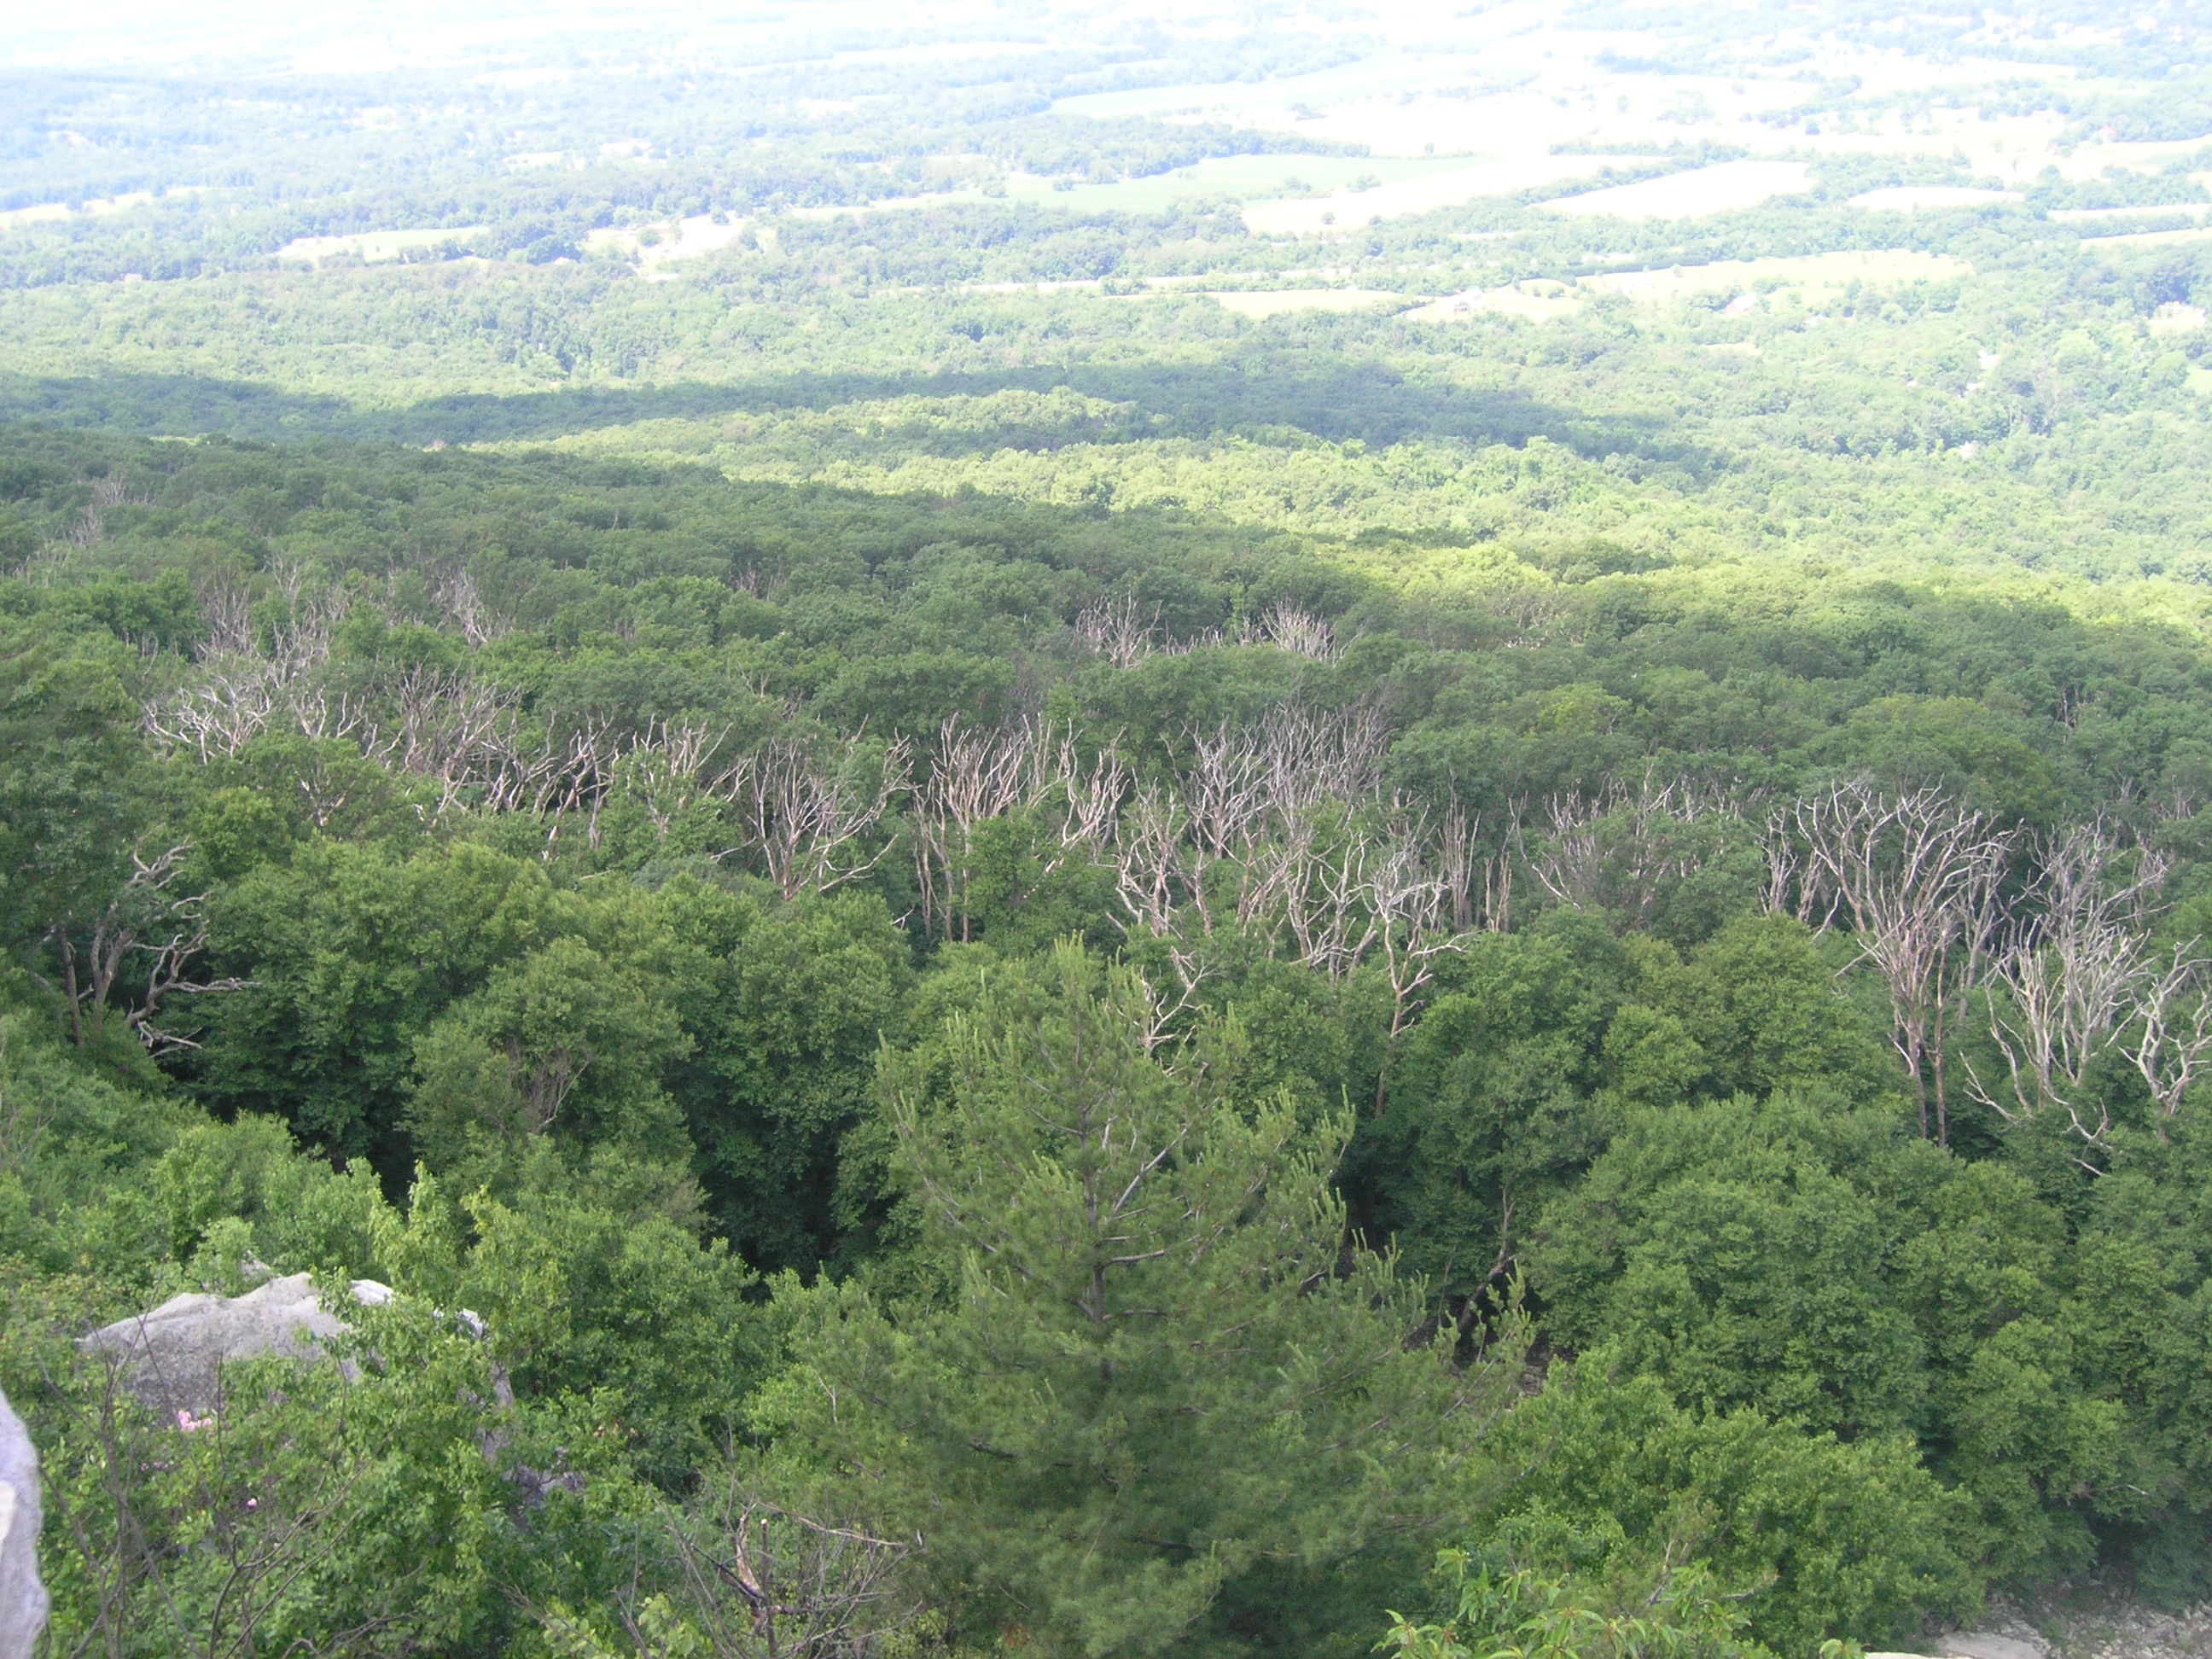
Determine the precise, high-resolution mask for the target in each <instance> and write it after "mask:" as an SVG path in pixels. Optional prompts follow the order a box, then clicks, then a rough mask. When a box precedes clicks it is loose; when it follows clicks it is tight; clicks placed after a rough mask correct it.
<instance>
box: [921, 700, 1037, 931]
mask: <svg viewBox="0 0 2212 1659" xmlns="http://www.w3.org/2000/svg"><path fill="white" fill-rule="evenodd" d="M1050 758H1051V751H1050V750H1049V748H1048V744H1047V743H1046V740H1045V734H1044V733H1043V732H1042V731H1041V730H1040V729H1039V728H1038V727H1036V726H1032V725H1027V724H1024V725H1023V726H1016V727H1014V728H1012V729H1011V730H1002V731H995V732H994V731H979V730H976V729H975V728H973V727H969V726H963V724H962V722H961V720H960V717H959V716H958V715H957V714H955V715H953V716H952V717H951V719H949V720H946V721H945V724H944V726H942V727H941V728H939V732H938V734H937V741H936V743H935V744H934V745H933V749H932V751H931V755H930V765H929V771H928V775H927V777H925V778H924V779H923V780H922V782H921V785H920V787H918V788H916V790H915V802H914V814H913V826H914V860H915V878H916V880H917V882H918V883H919V884H920V886H921V914H922V926H923V927H925V928H929V927H933V926H934V925H935V924H936V923H938V922H941V923H942V924H943V926H944V929H945V938H946V939H952V938H953V937H954V923H955V920H956V918H957V922H958V937H959V938H960V939H963V940H964V939H967V938H968V937H969V930H970V928H971V927H972V925H973V916H972V915H971V911H972V908H973V906H972V902H971V897H972V896H971V892H970V887H971V884H972V880H973V877H974V873H975V831H976V829H978V827H979V826H981V824H982V823H984V822H985V821H987V820H988V819H991V818H996V817H1004V816H1006V814H1007V813H1009V812H1012V811H1014V810H1015V809H1016V808H1017V807H1019V806H1023V805H1027V804H1028V803H1030V801H1032V800H1034V799H1036V796H1037V794H1038V793H1040V791H1041V790H1042V787H1043V786H1044V783H1045V781H1046V780H1045V778H1044V776H1043V775H1042V768H1043V765H1044V764H1045V763H1048V761H1049V759H1050Z"/></svg>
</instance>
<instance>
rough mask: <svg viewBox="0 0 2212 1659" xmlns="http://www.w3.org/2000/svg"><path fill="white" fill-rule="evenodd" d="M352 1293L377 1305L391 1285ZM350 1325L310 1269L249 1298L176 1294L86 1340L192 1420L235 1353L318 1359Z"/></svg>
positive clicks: (166, 1410)
mask: <svg viewBox="0 0 2212 1659" xmlns="http://www.w3.org/2000/svg"><path fill="white" fill-rule="evenodd" d="M351 1289H352V1291H353V1299H354V1300H355V1301H356V1302H358V1303H361V1304H363V1305H365V1306H368V1307H375V1306H378V1305H380V1304H382V1303H385V1302H387V1301H389V1300H390V1299H391V1297H392V1291H391V1289H390V1287H389V1286H387V1285H380V1284H378V1283H377V1282H376V1281H375V1280H374V1279H355V1280H354V1281H353V1284H352V1285H351ZM347 1328H348V1327H347V1325H346V1322H344V1321H343V1320H342V1319H340V1318H339V1317H338V1316H337V1315H335V1314H333V1313H331V1312H330V1311H329V1310H326V1309H325V1308H324V1307H323V1306H322V1304H321V1303H320V1302H319V1300H318V1299H317V1297H316V1294H315V1286H314V1282H313V1279H310V1278H309V1276H308V1275H307V1274H306V1273H294V1274H292V1275H291V1276H290V1277H289V1278H285V1279H270V1281H269V1282H268V1283H267V1284H265V1285H260V1286H258V1287H257V1288H256V1289H254V1290H252V1291H247V1292H246V1294H245V1295H244V1296H213V1295H209V1294H206V1293H204V1292H200V1291H191V1292H187V1293H186V1294H185V1295H183V1296H173V1297H170V1298H169V1299H168V1300H167V1302H164V1303H163V1304H161V1306H160V1307H158V1308H155V1309H154V1310H152V1311H151V1312H149V1313H143V1314H138V1315H136V1316H133V1317H131V1318H129V1319H118V1320H117V1321H116V1322H115V1323H113V1324H112V1325H103V1326H102V1327H101V1328H100V1329H98V1330H96V1331H94V1333H93V1334H91V1335H89V1336H88V1337H86V1338H85V1339H84V1341H83V1346H85V1347H86V1348H88V1349H92V1350H105V1351H106V1352H112V1353H115V1354H118V1355H120V1356H121V1362H120V1363H121V1369H122V1373H123V1383H124V1386H125V1388H127V1389H130V1390H131V1393H132V1394H133V1395H136V1396H137V1399H138V1400H139V1401H141V1402H142V1403H143V1404H144V1405H146V1406H148V1407H150V1408H151V1409H153V1410H155V1411H157V1412H160V1413H162V1414H163V1415H165V1416H172V1417H175V1418H176V1419H178V1421H179V1423H180V1424H183V1425H185V1426H190V1425H191V1423H192V1421H194V1420H195V1419H198V1418H202V1417H204V1416H206V1415H207V1414H208V1413H211V1412H212V1411H214V1410H215V1408H216V1402H217V1401H218V1400H219V1399H220V1398H221V1395H222V1383H221V1377H220V1371H221V1368H222V1364H224V1362H225V1361H227V1360H233V1359H264V1358H276V1359H301V1360H305V1359H313V1358H318V1357H319V1355H320V1354H321V1353H322V1345H323V1344H324V1343H325V1342H327V1341H329V1340H331V1338H332V1337H334V1336H337V1335H340V1334H343V1332H344V1331H345V1330H346V1329H347Z"/></svg>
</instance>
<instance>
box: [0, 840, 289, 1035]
mask: <svg viewBox="0 0 2212 1659" xmlns="http://www.w3.org/2000/svg"><path fill="white" fill-rule="evenodd" d="M190 853H191V846H190V844H189V843H187V842H179V843H177V844H176V845H174V846H173V847H169V848H165V849H164V850H163V851H161V852H160V853H157V854H155V855H154V857H153V858H152V859H151V860H148V859H146V858H144V857H143V856H142V855H141V853H140V851H139V849H137V848H133V849H132V850H131V875H130V877H129V878H127V879H126V880H125V882H124V883H123V884H122V886H121V887H120V888H118V890H117V891H116V893H115V895H114V896H113V897H112V898H111V899H110V900H109V901H108V902H107V904H106V908H104V909H102V910H101V911H100V914H99V915H96V916H94V917H92V918H91V919H90V921H88V922H86V923H83V924H82V925H81V926H80V925H79V924H77V923H76V922H74V921H71V920H69V919H64V920H62V921H56V922H55V923H53V925H52V926H51V927H48V928H47V930H46V943H47V944H49V945H52V947H53V949H54V951H55V954H56V955H57V956H58V957H59V958H60V968H59V975H60V983H59V984H58V985H57V984H55V983H54V982H53V981H50V980H48V979H46V977H45V975H36V976H35V977H37V978H38V979H39V980H40V983H41V984H43V985H45V986H46V988H47V989H48V990H50V991H52V992H54V993H56V994H58V995H59V996H60V997H61V999H62V1001H63V1005H64V1006H65V1007H66V1008H67V1009H68V1010H69V1017H70V1036H72V1037H73V1038H74V1039H75V1041H76V1045H77V1046H78V1047H79V1048H89V1047H90V1046H91V1045H92V1044H94V1042H98V1041H99V1039H100V1031H101V1030H102V1028H103V1026H104V1025H105V1024H106V1018H107V1015H108V1013H109V1012H110V1011H111V1009H115V1008H119V1011H120V1012H121V1013H122V1015H123V1023H124V1025H125V1029H127V1030H129V1031H130V1032H131V1035H132V1036H136V1037H137V1039H138V1041H139V1042H142V1043H143V1044H144V1045H145V1046H146V1047H147V1048H149V1049H151V1050H152V1051H154V1052H155V1053H156V1054H164V1053H167V1052H168V1051H170V1050H172V1049H175V1048H196V1047H197V1046H198V1045H197V1044H196V1043H195V1042H193V1041H192V1040H191V1038H190V1037H188V1036H185V1035H183V1034H182V1033H180V1032H176V1031H172V1030H164V1029H163V1028H162V1027H161V1026H159V1025H157V1024H155V1018H156V1017H157V1016H158V1015H159V1013H160V1012H161V1006H162V1004H163V1003H165V1002H167V1000H169V999H170V998H172V997H176V996H202V995H207V994H212V993H216V992H223V991H236V990H242V989H244V988H245V987H246V986H247V985H248V984H249V983H251V981H247V980H243V979H233V978H222V979H212V980H197V979H194V978H193V977H192V976H191V967H192V964H193V963H194V962H195V961H196V960H197V958H198V957H199V956H200V954H201V952H202V951H204V950H205V949H206V946H207V936H208V927H207V897H208V896H207V895H206V894H205V893H179V892H178V891H176V890H175V884H176V882H177V878H178V877H179V875H180V874H181V873H182V872H183V870H184V866H185V859H186V857H187V856H188V855H189V854H190ZM132 963H140V964H143V970H144V979H143V983H140V984H138V985H137V986H136V987H135V988H134V993H133V994H131V995H130V996H127V997H125V999H124V1000H122V1001H121V1003H120V1004H119V1005H118V1003H116V1002H115V1000H114V999H115V997H116V994H117V993H118V990H120V989H121V988H122V987H123V986H124V985H125V981H127V980H128V979H129V978H130V977H131V976H130V975H126V973H125V969H126V968H128V967H129V966H131V964H132Z"/></svg>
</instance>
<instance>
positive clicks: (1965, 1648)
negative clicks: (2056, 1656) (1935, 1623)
mask: <svg viewBox="0 0 2212 1659" xmlns="http://www.w3.org/2000/svg"><path fill="white" fill-rule="evenodd" d="M1936 1650H1937V1651H1938V1652H1939V1653H1941V1654H1942V1656H1943V1659H2045V1650H2043V1649H2042V1648H2040V1647H2039V1646H2037V1645H2036V1644H2034V1643H2033V1642H2023V1641H2021V1640H2020V1639H2019V1638H2017V1637H2012V1636H1999V1635H1997V1634H1996V1632H1993V1631H1984V1630H1962V1631H1956V1632H1953V1633H1952V1634H1951V1635H1949V1636H1947V1637H1945V1638H1943V1639H1942V1641H1940V1642H1939V1643H1937V1644H1936Z"/></svg>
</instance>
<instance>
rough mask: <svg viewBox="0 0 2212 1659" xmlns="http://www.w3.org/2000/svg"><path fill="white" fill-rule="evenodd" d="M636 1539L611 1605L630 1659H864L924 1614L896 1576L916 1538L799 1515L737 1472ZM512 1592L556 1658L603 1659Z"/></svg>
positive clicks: (594, 1646) (558, 1616) (915, 1549)
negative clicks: (633, 1656) (550, 1644)
mask: <svg viewBox="0 0 2212 1659" xmlns="http://www.w3.org/2000/svg"><path fill="white" fill-rule="evenodd" d="M633 1536H634V1546H635V1561H634V1564H633V1568H632V1571H630V1573H629V1575H628V1577H629V1583H626V1584H624V1585H623V1586H622V1587H621V1588H620V1589H617V1591H616V1592H615V1594H614V1595H613V1596H612V1597H611V1602H612V1607H613V1611H614V1614H615V1617H616V1619H617V1620H618V1621H619V1623H620V1625H621V1627H622V1632H623V1636H624V1637H625V1638H628V1643H629V1646H631V1647H632V1648H634V1649H635V1652H636V1654H637V1655H638V1659H678V1656H684V1659H867V1656H870V1655H872V1654H874V1653H877V1652H878V1651H879V1650H881V1649H882V1648H883V1646H884V1644H886V1643H887V1642H890V1641H891V1640H893V1639H895V1638H896V1636H897V1633H898V1632H900V1631H901V1630H902V1629H903V1628H904V1627H905V1626H907V1625H908V1624H909V1623H911V1622H912V1620H914V1619H915V1616H916V1615H917V1614H918V1613H920V1612H921V1599H920V1596H919V1595H918V1594H917V1593H916V1592H915V1589H913V1588H912V1587H910V1586H909V1584H908V1583H907V1581H906V1577H905V1575H904V1572H903V1569H904V1567H905V1565H906V1563H907V1561H908V1559H910V1558H911V1557H913V1556H915V1555H916V1554H918V1553H920V1551H921V1541H920V1540H919V1539H914V1540H909V1541H906V1542H900V1541H897V1540H895V1539H887V1538H878V1537H877V1536H875V1535H874V1534H872V1533H870V1532H869V1531H867V1530H866V1528H863V1527H860V1526H857V1525H850V1524H847V1525H840V1524H838V1523H836V1522H831V1521H827V1520H822V1519H818V1518H817V1517H815V1516H808V1515H803V1514H800V1513H799V1511H797V1510H793V1509H789V1508H787V1507H784V1506H782V1505H781V1504H774V1503H771V1502H769V1501H768V1500H767V1499H765V1498H761V1497H759V1496H758V1495H757V1494H756V1493H755V1492H753V1491H752V1490H751V1489H750V1486H748V1484H747V1483H746V1482H745V1481H744V1479H743V1478H742V1477H741V1476H738V1475H735V1474H726V1475H724V1476H723V1477H722V1478H721V1479H720V1480H719V1481H715V1482H711V1483H710V1484H709V1485H708V1487H707V1489H706V1490H705V1491H703V1492H701V1493H700V1494H699V1495H698V1496H697V1497H696V1498H693V1499H692V1500H691V1502H690V1503H689V1504H686V1505H684V1506H683V1507H680V1508H679V1507H678V1506H677V1505H675V1504H666V1503H664V1504H661V1505H659V1508H658V1510H656V1511H655V1512H654V1513H653V1515H652V1516H649V1517H648V1518H647V1519H646V1520H645V1521H644V1522H642V1523H641V1527H640V1529H639V1530H638V1532H637V1533H636V1534H634V1535H633ZM515 1594H516V1599H517V1600H518V1601H520V1602H521V1603H522V1605H523V1606H524V1607H526V1608H527V1609H528V1610H529V1611H530V1613H532V1616H534V1617H535V1618H537V1619H538V1620H539V1622H540V1623H541V1624H543V1625H544V1626H545V1628H546V1631H547V1633H548V1634H549V1635H550V1637H551V1638H553V1642H554V1647H555V1650H556V1652H562V1653H574V1654H576V1655H578V1656H586V1655H588V1656H592V1659H601V1656H607V1655H608V1650H607V1648H606V1647H605V1644H604V1643H603V1642H601V1641H599V1640H597V1639H595V1638H592V1636H590V1635H589V1634H588V1633H587V1632H586V1631H585V1630H584V1628H583V1627H582V1626H580V1625H579V1624H578V1622H577V1621H576V1620H575V1619H574V1616H573V1615H572V1614H570V1613H568V1610H567V1609H566V1608H563V1607H557V1606H556V1607H546V1606H541V1605H539V1604H538V1602H537V1601H535V1599H534V1598H533V1597H532V1595H530V1594H529V1593H527V1592H525V1591H521V1590H520V1589H519V1588H518V1589H517V1590H516V1592H515Z"/></svg>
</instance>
